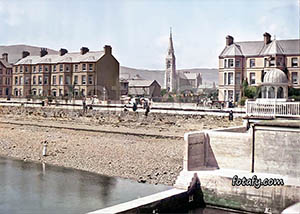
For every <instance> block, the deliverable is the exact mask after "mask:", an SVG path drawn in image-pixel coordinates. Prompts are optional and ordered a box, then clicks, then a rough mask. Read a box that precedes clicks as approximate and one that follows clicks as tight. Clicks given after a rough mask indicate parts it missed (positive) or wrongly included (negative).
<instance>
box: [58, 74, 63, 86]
mask: <svg viewBox="0 0 300 214" xmlns="http://www.w3.org/2000/svg"><path fill="white" fill-rule="evenodd" d="M59 84H60V85H63V84H64V82H63V76H62V75H59Z"/></svg>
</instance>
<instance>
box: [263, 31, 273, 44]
mask: <svg viewBox="0 0 300 214" xmlns="http://www.w3.org/2000/svg"><path fill="white" fill-rule="evenodd" d="M270 42H271V35H270V34H269V33H267V32H265V33H264V43H265V45H267V44H269V43H270Z"/></svg>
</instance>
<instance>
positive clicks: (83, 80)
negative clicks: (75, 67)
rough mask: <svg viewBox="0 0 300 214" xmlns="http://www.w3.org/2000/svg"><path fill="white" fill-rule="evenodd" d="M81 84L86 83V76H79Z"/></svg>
mask: <svg viewBox="0 0 300 214" xmlns="http://www.w3.org/2000/svg"><path fill="white" fill-rule="evenodd" d="M81 84H82V85H85V84H86V76H84V75H83V76H81Z"/></svg>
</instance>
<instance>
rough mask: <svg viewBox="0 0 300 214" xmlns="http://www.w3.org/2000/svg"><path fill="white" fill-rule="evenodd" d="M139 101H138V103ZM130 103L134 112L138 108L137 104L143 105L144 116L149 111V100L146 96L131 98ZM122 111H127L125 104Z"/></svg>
mask: <svg viewBox="0 0 300 214" xmlns="http://www.w3.org/2000/svg"><path fill="white" fill-rule="evenodd" d="M138 102H139V103H138ZM130 104H132V111H133V112H136V110H137V108H138V104H141V105H142V106H143V109H144V110H145V116H146V117H147V116H148V114H149V112H150V105H151V103H150V100H149V99H147V98H141V99H139V100H137V98H132V99H131V101H130ZM124 111H128V110H127V106H126V105H125V106H124Z"/></svg>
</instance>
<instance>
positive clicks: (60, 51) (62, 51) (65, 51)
mask: <svg viewBox="0 0 300 214" xmlns="http://www.w3.org/2000/svg"><path fill="white" fill-rule="evenodd" d="M66 53H68V50H67V49H65V48H61V49H60V50H59V55H60V56H63V55H65V54H66Z"/></svg>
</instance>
